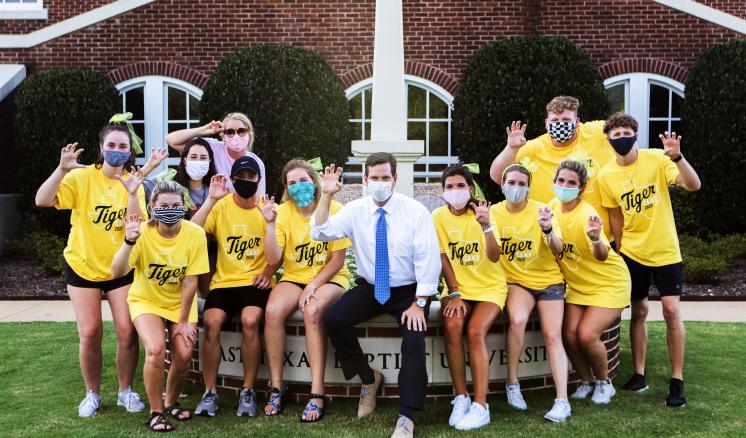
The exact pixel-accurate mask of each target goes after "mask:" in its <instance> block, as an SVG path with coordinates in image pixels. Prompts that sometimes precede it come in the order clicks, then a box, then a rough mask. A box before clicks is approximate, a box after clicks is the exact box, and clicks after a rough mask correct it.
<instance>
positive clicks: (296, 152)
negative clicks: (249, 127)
mask: <svg viewBox="0 0 746 438" xmlns="http://www.w3.org/2000/svg"><path fill="white" fill-rule="evenodd" d="M348 105H349V104H348V102H347V98H346V97H345V93H344V90H343V88H342V83H341V82H340V80H339V77H338V76H337V74H336V73H335V72H334V70H332V68H331V67H330V66H329V65H328V64H327V63H326V61H325V60H324V58H322V57H321V55H319V54H318V53H315V52H313V51H310V50H307V49H303V48H299V47H291V46H285V45H258V46H254V47H251V48H245V49H239V50H237V51H235V52H232V53H229V54H228V55H226V56H225V57H224V58H223V59H222V60H221V61H220V63H219V64H218V67H217V68H216V69H215V71H214V72H213V74H212V76H211V77H210V80H209V82H208V83H207V85H206V86H205V90H204V94H203V96H202V102H201V103H200V110H201V120H203V121H209V120H221V119H222V118H223V117H224V116H225V115H226V114H227V113H229V112H233V111H241V112H243V113H246V115H248V116H249V118H250V119H251V121H252V122H253V123H254V127H255V129H256V135H257V138H256V141H255V142H254V152H255V153H256V154H257V155H258V156H259V157H261V159H262V160H263V161H264V163H265V168H266V172H267V175H264V176H263V177H265V178H266V181H267V192H268V193H270V194H274V195H275V196H279V195H281V193H282V182H281V181H280V172H281V170H282V167H283V166H284V165H285V163H287V162H288V161H290V160H291V159H292V158H295V157H305V158H306V159H309V158H314V157H317V156H318V157H321V159H322V162H323V163H325V164H326V163H331V162H334V163H338V164H340V163H344V162H346V161H347V156H349V154H350V140H351V135H352V128H351V126H350V123H349V121H348V118H349V114H348Z"/></svg>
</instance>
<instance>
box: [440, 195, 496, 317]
mask: <svg viewBox="0 0 746 438" xmlns="http://www.w3.org/2000/svg"><path fill="white" fill-rule="evenodd" d="M433 222H434V223H435V230H436V232H437V233H438V242H439V243H440V253H441V254H445V255H446V257H447V258H448V261H449V262H450V265H451V268H452V269H453V273H454V274H455V275H456V285H457V287H458V290H459V292H461V298H462V299H464V300H473V301H489V302H493V303H495V304H497V305H498V306H499V307H500V309H503V308H505V300H506V298H507V296H508V288H507V286H506V284H505V272H503V269H502V267H501V266H500V262H494V263H493V262H491V261H490V259H489V258H487V253H486V249H485V242H484V233H482V226H481V225H479V222H477V220H476V219H475V217H474V211H472V210H471V209H470V208H467V209H466V213H464V214H462V215H461V216H456V215H454V214H453V213H451V210H449V209H448V206H447V205H444V206H442V207H440V208H438V209H436V210H435V211H433ZM493 234H494V235H495V240H497V242H498V245H499V244H500V243H499V242H500V236H499V235H498V233H497V230H495V231H494V232H493Z"/></svg>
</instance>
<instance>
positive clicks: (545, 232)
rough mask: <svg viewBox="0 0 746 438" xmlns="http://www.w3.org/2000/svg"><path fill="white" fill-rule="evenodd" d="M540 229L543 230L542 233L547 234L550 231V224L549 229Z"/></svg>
mask: <svg viewBox="0 0 746 438" xmlns="http://www.w3.org/2000/svg"><path fill="white" fill-rule="evenodd" d="M541 231H542V232H543V233H544V234H549V233H551V232H552V226H551V225H550V226H549V229H548V230H544V229H542V230H541Z"/></svg>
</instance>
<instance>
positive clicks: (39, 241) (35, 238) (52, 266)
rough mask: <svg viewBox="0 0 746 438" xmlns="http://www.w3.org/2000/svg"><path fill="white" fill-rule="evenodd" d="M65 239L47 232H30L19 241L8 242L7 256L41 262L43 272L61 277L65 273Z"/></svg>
mask: <svg viewBox="0 0 746 438" xmlns="http://www.w3.org/2000/svg"><path fill="white" fill-rule="evenodd" d="M65 244H66V242H65V239H63V238H62V237H60V236H57V235H54V234H52V233H50V232H49V231H32V232H31V233H29V234H27V235H26V236H25V237H23V238H21V239H19V240H11V241H9V242H8V253H9V254H20V255H23V256H26V257H31V258H34V259H36V260H38V261H39V262H41V266H42V268H44V271H45V272H47V273H50V274H58V275H60V276H62V275H63V274H64V273H65V259H64V257H63V256H62V251H63V250H64V249H65Z"/></svg>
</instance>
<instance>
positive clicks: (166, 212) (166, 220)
mask: <svg viewBox="0 0 746 438" xmlns="http://www.w3.org/2000/svg"><path fill="white" fill-rule="evenodd" d="M153 217H154V218H156V219H157V220H158V222H161V223H162V224H164V225H174V224H177V223H178V222H179V221H180V220H182V219H184V208H183V207H175V208H154V209H153Z"/></svg>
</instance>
